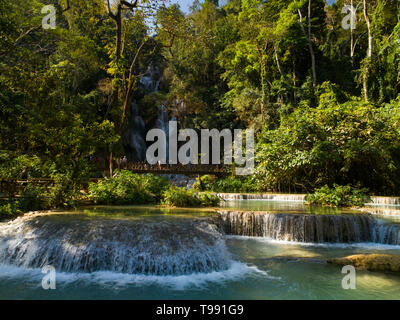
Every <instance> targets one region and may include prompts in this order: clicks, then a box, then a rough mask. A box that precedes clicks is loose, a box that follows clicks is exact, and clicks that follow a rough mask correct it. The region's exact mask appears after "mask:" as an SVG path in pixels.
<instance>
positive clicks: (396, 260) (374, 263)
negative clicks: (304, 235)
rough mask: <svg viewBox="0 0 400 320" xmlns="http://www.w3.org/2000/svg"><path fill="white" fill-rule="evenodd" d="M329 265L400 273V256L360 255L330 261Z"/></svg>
mask: <svg viewBox="0 0 400 320" xmlns="http://www.w3.org/2000/svg"><path fill="white" fill-rule="evenodd" d="M328 263H331V264H336V265H340V266H346V265H351V266H354V267H355V268H356V269H358V270H369V271H383V272H387V271H389V272H399V273H400V255H392V254H358V255H353V256H348V257H343V258H334V259H329V260H328Z"/></svg>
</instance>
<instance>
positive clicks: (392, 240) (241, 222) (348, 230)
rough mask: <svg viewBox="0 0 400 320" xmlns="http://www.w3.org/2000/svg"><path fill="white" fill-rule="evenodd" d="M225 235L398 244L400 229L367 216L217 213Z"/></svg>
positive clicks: (319, 241) (304, 240)
mask: <svg viewBox="0 0 400 320" xmlns="http://www.w3.org/2000/svg"><path fill="white" fill-rule="evenodd" d="M220 217H221V220H222V225H223V228H224V230H225V232H226V233H227V234H232V235H240V236H250V237H266V238H270V239H275V240H284V241H295V242H316V243H322V242H330V243H352V242H376V243H382V244H391V245H399V244H400V225H396V224H387V223H383V222H381V221H379V220H376V219H374V218H372V217H371V216H369V215H363V214H359V215H350V214H349V215H307V214H273V213H259V212H231V211H222V212H220Z"/></svg>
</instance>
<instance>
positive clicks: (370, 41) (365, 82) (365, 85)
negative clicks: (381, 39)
mask: <svg viewBox="0 0 400 320" xmlns="http://www.w3.org/2000/svg"><path fill="white" fill-rule="evenodd" d="M363 4H364V18H365V22H366V24H367V29H368V53H367V62H366V66H365V72H364V75H363V91H364V98H365V100H366V101H368V100H369V92H368V77H369V64H370V62H371V58H372V45H373V37H372V30H371V20H370V19H369V16H368V6H367V0H363Z"/></svg>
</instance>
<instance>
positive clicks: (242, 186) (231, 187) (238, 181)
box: [193, 175, 256, 193]
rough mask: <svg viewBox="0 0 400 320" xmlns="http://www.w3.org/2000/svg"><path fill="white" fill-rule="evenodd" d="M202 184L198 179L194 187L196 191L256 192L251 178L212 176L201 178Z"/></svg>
mask: <svg viewBox="0 0 400 320" xmlns="http://www.w3.org/2000/svg"><path fill="white" fill-rule="evenodd" d="M200 180H201V183H200V181H199V180H198V178H197V179H196V182H195V183H194V185H193V188H194V190H197V191H211V192H225V193H229V192H233V193H244V192H253V191H256V190H255V188H254V184H253V182H252V181H251V177H238V176H228V177H223V178H217V177H216V176H212V175H204V176H202V177H200Z"/></svg>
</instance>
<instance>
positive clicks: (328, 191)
mask: <svg viewBox="0 0 400 320" xmlns="http://www.w3.org/2000/svg"><path fill="white" fill-rule="evenodd" d="M367 192H368V190H367V189H358V188H352V187H351V186H350V185H347V186H339V185H337V184H334V185H333V188H329V187H328V186H327V185H325V186H323V187H321V188H319V189H316V190H315V192H314V193H313V194H307V196H306V201H307V202H308V203H309V204H321V205H326V206H334V207H351V206H357V207H362V206H363V205H364V204H365V203H367V202H369V201H370V200H371V198H370V196H369V195H368V194H367Z"/></svg>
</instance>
